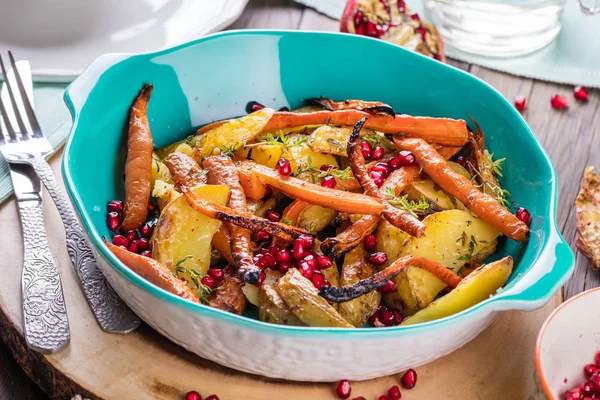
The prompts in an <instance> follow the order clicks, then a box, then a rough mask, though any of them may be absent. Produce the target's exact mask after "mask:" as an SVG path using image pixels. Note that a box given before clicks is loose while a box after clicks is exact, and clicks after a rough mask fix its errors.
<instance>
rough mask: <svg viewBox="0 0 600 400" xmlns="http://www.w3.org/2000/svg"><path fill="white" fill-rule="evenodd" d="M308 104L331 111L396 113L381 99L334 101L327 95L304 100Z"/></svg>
mask: <svg viewBox="0 0 600 400" xmlns="http://www.w3.org/2000/svg"><path fill="white" fill-rule="evenodd" d="M304 101H305V102H306V103H307V104H310V105H316V106H319V107H321V108H324V109H326V110H329V111H334V110H359V111H365V112H372V113H381V114H387V115H396V113H395V112H394V110H393V109H392V107H391V106H389V105H387V104H383V103H382V102H380V101H363V100H344V101H333V100H331V99H328V98H326V97H313V98H310V99H306V100H304Z"/></svg>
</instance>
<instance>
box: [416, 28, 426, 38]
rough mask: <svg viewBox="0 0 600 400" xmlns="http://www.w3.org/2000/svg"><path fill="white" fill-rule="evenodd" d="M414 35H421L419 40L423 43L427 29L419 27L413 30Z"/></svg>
mask: <svg viewBox="0 0 600 400" xmlns="http://www.w3.org/2000/svg"><path fill="white" fill-rule="evenodd" d="M415 33H418V34H419V35H421V40H423V41H425V35H427V29H425V28H423V27H422V26H419V27H417V28H415Z"/></svg>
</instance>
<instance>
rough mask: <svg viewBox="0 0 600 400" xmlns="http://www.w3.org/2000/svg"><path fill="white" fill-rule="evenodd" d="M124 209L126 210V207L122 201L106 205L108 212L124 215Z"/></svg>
mask: <svg viewBox="0 0 600 400" xmlns="http://www.w3.org/2000/svg"><path fill="white" fill-rule="evenodd" d="M123 208H124V206H123V202H122V201H121V200H111V201H109V202H108V204H107V205H106V210H107V211H108V212H116V213H122V212H123Z"/></svg>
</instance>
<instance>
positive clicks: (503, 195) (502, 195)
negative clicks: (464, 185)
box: [467, 160, 511, 208]
mask: <svg viewBox="0 0 600 400" xmlns="http://www.w3.org/2000/svg"><path fill="white" fill-rule="evenodd" d="M498 161H500V160H498ZM467 166H468V167H469V170H470V171H471V172H472V173H474V174H475V175H477V176H478V177H479V178H480V179H481V181H482V183H481V184H480V185H478V184H476V183H475V178H476V176H473V178H471V181H472V183H473V185H474V186H475V187H477V188H480V189H481V188H484V187H485V186H487V187H488V188H489V189H490V190H491V191H492V192H493V193H494V198H495V199H496V201H497V202H498V203H500V204H501V205H502V206H503V207H506V208H508V206H509V202H508V200H507V198H508V197H510V196H511V194H510V192H509V191H508V190H506V189H502V188H501V187H500V186H498V185H496V184H494V183H492V182H490V181H488V180H487V179H485V178H484V177H483V176H482V175H481V174H480V173H479V171H477V168H475V166H473V164H471V162H470V161H467ZM501 176H502V175H501Z"/></svg>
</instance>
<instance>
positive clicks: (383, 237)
mask: <svg viewBox="0 0 600 400" xmlns="http://www.w3.org/2000/svg"><path fill="white" fill-rule="evenodd" d="M374 234H375V237H376V238H377V247H376V250H377V251H382V252H384V253H385V254H386V255H387V257H388V260H387V261H386V263H385V264H383V265H382V266H381V268H385V267H387V266H388V265H390V264H391V263H392V261H394V260H397V259H398V258H399V257H400V254H403V252H402V249H403V248H404V246H405V245H406V243H407V242H408V240H409V239H410V237H411V236H410V235H409V234H408V233H406V232H404V231H403V230H401V229H399V228H396V227H395V226H394V225H392V224H390V223H389V222H388V221H387V220H385V219H382V220H381V222H380V223H379V225H378V226H377V230H376V231H375V233H374Z"/></svg>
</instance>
